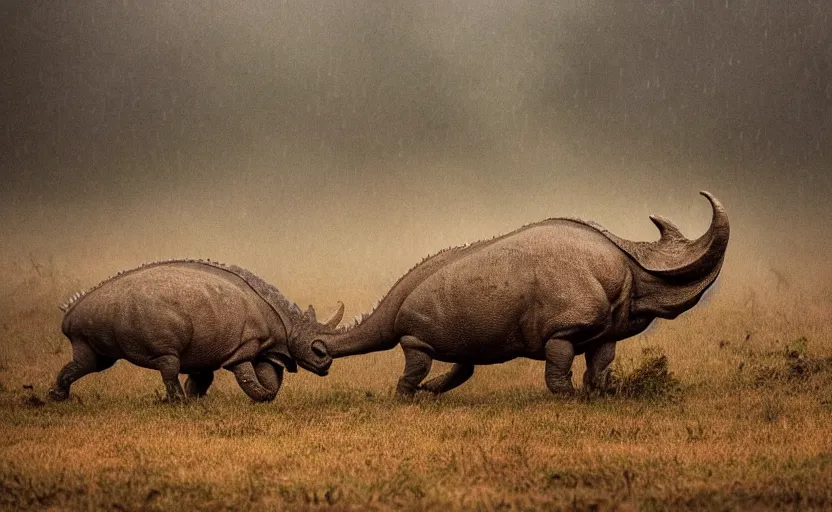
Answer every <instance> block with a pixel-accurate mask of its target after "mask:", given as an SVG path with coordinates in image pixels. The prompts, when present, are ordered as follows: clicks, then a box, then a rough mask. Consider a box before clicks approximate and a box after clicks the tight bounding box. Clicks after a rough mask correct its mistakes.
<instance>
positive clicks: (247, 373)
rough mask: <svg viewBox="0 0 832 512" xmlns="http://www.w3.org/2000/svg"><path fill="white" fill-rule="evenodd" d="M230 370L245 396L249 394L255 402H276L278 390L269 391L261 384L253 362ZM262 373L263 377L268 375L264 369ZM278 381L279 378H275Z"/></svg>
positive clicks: (247, 362)
mask: <svg viewBox="0 0 832 512" xmlns="http://www.w3.org/2000/svg"><path fill="white" fill-rule="evenodd" d="M258 364H260V363H258ZM230 370H231V371H232V372H233V373H234V377H235V378H236V379H237V384H239V385H240V387H241V388H242V389H243V391H244V392H245V394H247V395H248V396H249V398H251V399H252V400H254V401H255V402H271V401H272V400H274V397H275V396H277V390H276V389H275V390H273V389H268V388H267V387H266V386H264V385H263V384H261V383H260V379H259V378H258V374H257V372H256V371H255V369H254V365H253V364H252V363H251V361H244V362H242V363H239V364H236V365H234V366H232V367H231V368H230ZM260 371H261V374H262V375H265V374H266V373H267V370H265V369H264V368H262V367H261V369H260ZM264 379H265V377H264ZM276 379H277V377H275V380H276Z"/></svg>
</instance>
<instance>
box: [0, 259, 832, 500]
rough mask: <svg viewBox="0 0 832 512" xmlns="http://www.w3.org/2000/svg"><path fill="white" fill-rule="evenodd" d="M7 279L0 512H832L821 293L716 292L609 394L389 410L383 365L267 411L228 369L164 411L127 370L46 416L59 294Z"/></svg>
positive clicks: (516, 364) (493, 379) (310, 389)
mask: <svg viewBox="0 0 832 512" xmlns="http://www.w3.org/2000/svg"><path fill="white" fill-rule="evenodd" d="M24 278H25V279H24ZM17 279H18V281H20V282H21V283H23V285H22V288H21V289H20V290H18V291H17V292H14V290H13V288H11V287H10V288H9V290H12V291H13V292H14V293H9V294H7V295H6V296H5V297H4V298H3V300H4V306H5V307H3V308H2V309H3V312H2V313H0V334H2V338H3V341H2V346H1V347H0V433H2V435H0V508H3V509H44V508H53V509H114V510H171V509H194V508H204V509H228V510H248V509H258V510H261V509H289V510H304V509H334V510H345V509H355V510H373V509H390V508H403V509H411V510H448V509H481V510H493V509H501V510H528V509H535V510H537V509H563V510H678V509H680V508H696V509H705V510H708V509H710V510H725V509H736V510H748V509H755V510H757V509H759V510H764V509H772V510H784V509H785V510H803V509H830V508H832V434H830V429H829V425H830V424H832V344H830V339H832V337H830V334H831V333H832V329H830V327H829V326H828V325H827V321H828V319H829V311H830V310H832V308H830V304H832V301H829V300H828V297H827V298H822V297H816V296H812V297H808V296H805V295H800V294H799V293H798V292H796V291H790V292H789V293H790V294H791V295H789V296H786V295H785V294H783V295H779V296H778V297H779V298H777V299H776V300H775V299H774V298H772V297H773V294H772V295H771V296H768V295H765V294H760V293H757V294H754V293H751V292H748V291H747V290H746V291H743V289H742V288H741V287H740V286H739V285H736V286H734V287H733V288H732V286H730V285H729V286H722V289H720V290H718V291H717V293H716V294H714V298H713V299H711V300H709V301H707V302H706V303H704V304H701V305H700V306H698V307H697V308H696V309H694V310H693V311H691V312H689V313H687V314H685V315H683V316H682V317H680V318H678V319H676V320H674V321H671V322H660V323H659V324H658V325H657V326H656V327H654V328H652V329H651V330H650V331H648V333H646V334H644V335H641V336H638V337H636V338H633V339H631V340H627V341H625V342H623V343H621V344H619V352H618V357H617V360H616V372H617V375H618V376H619V381H618V382H619V388H620V389H619V391H620V392H619V394H618V395H615V396H606V397H585V396H579V397H577V398H575V399H568V400H565V399H556V398H554V397H552V396H551V395H550V394H549V393H548V391H546V388H545V385H544V383H543V364H542V363H539V362H533V361H526V360H518V361H513V362H511V363H507V364H504V365H498V366H492V367H479V368H477V371H476V373H475V375H474V377H473V378H472V380H471V381H469V382H468V383H466V384H465V385H464V386H462V387H461V388H459V389H457V390H454V391H452V392H450V393H448V394H447V395H445V396H443V397H440V398H438V399H437V398H432V397H429V396H421V397H418V398H417V400H415V401H413V402H401V401H398V400H396V399H395V398H394V397H393V396H392V389H393V387H394V385H395V382H396V379H397V378H398V375H399V373H400V371H401V367H402V364H403V359H402V357H401V354H400V352H399V351H398V350H395V351H391V352H387V353H380V354H373V355H368V356H363V357H356V358H350V359H345V360H339V361H336V363H335V365H334V366H333V370H332V372H331V375H330V376H329V377H326V378H320V377H316V376H314V375H311V374H309V373H306V372H301V373H298V374H290V375H288V377H287V379H286V382H285V384H284V388H283V390H282V391H281V393H280V395H279V396H278V399H277V400H276V401H275V402H273V403H271V404H264V405H254V404H252V403H250V401H249V400H248V399H247V398H246V397H245V395H244V394H243V393H242V391H241V390H239V388H238V387H237V386H236V384H235V383H234V380H233V377H232V376H231V375H230V374H228V373H227V372H220V374H218V379H217V380H216V381H215V384H214V387H213V388H212V389H211V392H210V393H209V396H208V397H206V398H205V399H203V400H200V401H196V402H191V403H187V404H184V405H167V404H162V403H159V396H160V393H161V392H162V385H161V380H160V378H159V376H158V374H156V373H155V372H152V371H149V370H143V369H140V368H136V367H133V366H131V365H130V364H129V363H126V362H119V363H118V364H117V365H116V366H115V367H114V368H112V369H110V370H108V371H106V372H104V373H101V374H96V375H91V376H88V377H86V378H84V379H83V380H81V381H79V382H78V383H77V384H76V385H75V386H73V388H72V399H71V400H69V401H67V402H65V403H59V404H55V403H44V402H43V401H42V399H44V398H45V392H46V390H47V389H48V387H49V385H50V383H51V381H52V379H53V378H54V375H55V373H56V372H57V371H58V370H59V369H60V367H61V366H62V365H63V364H64V363H65V362H66V361H68V360H69V358H70V349H69V344H68V343H67V342H66V340H64V339H63V338H62V337H61V335H60V333H59V329H58V325H59V322H60V312H59V311H58V310H57V307H56V305H57V304H59V303H60V302H61V301H62V300H63V299H64V298H65V296H66V295H68V292H69V290H71V288H69V286H70V285H69V284H67V283H63V282H61V281H60V280H56V279H55V278H54V277H52V278H50V277H49V276H44V275H41V274H40V273H39V274H38V276H33V275H29V276H28V277H26V276H23V277H20V276H18V277H17ZM27 279H28V281H27ZM21 290H22V291H21ZM660 354H664V355H666V359H662V358H661V357H660ZM665 361H666V362H667V364H668V365H669V371H670V375H668V374H666V373H665V372H664V370H666V369H667V368H666V367H664V366H662V363H663V362H665ZM444 368H445V365H440V364H437V365H435V367H434V371H433V374H436V373H438V372H440V371H442V370H443V369H444ZM582 372H583V368H582V362H581V361H578V362H576V367H575V376H576V377H575V381H576V382H580V377H581V374H582ZM674 379H677V380H678V385H676V384H675V382H676V381H675V380H674Z"/></svg>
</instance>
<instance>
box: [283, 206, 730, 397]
mask: <svg viewBox="0 0 832 512" xmlns="http://www.w3.org/2000/svg"><path fill="white" fill-rule="evenodd" d="M702 195H704V196H705V197H706V198H707V199H708V200H709V201H710V202H711V205H712V208H713V219H712V222H711V226H710V228H709V229H708V231H707V232H706V233H705V234H704V235H702V237H700V238H699V239H697V240H688V239H686V238H685V237H684V236H683V235H682V234H681V233H680V232H679V230H678V229H677V228H676V227H675V226H674V225H673V224H671V223H670V222H669V221H668V220H666V219H664V218H661V217H655V216H652V217H650V218H651V220H652V221H653V223H654V224H656V226H657V227H658V228H659V231H660V233H661V238H660V239H659V240H657V241H655V242H631V241H628V240H623V239H621V238H619V237H617V236H615V235H613V234H612V233H609V232H608V231H606V230H605V229H603V228H601V227H600V226H598V225H596V224H594V223H591V222H586V221H581V220H573V219H549V220H545V221H542V222H539V223H536V224H531V225H528V226H524V227H523V228H520V229H518V230H516V231H514V232H512V233H509V234H507V235H503V236H500V237H497V238H494V239H491V240H485V241H480V242H476V243H474V244H471V245H468V246H464V247H457V248H452V249H447V250H445V251H442V252H440V253H439V254H437V255H435V256H432V257H429V258H427V259H425V260H423V261H422V262H421V263H420V264H418V265H417V266H416V267H414V268H413V269H411V270H410V271H409V272H408V273H407V274H406V275H405V276H404V277H402V278H401V279H400V280H399V281H398V282H397V283H396V284H395V285H394V286H393V288H392V289H391V290H390V292H389V293H388V294H387V295H386V296H385V297H384V299H382V301H381V302H380V303H379V304H378V306H377V307H376V308H375V309H374V310H373V312H372V313H370V314H369V315H365V316H364V317H363V318H362V319H361V320H359V321H358V322H357V323H356V324H354V325H353V326H351V327H348V328H342V329H340V330H339V332H336V333H334V334H322V335H315V333H310V336H309V337H307V338H306V340H305V343H306V344H312V343H320V342H322V343H323V344H324V345H325V346H326V349H327V353H328V355H329V356H330V357H333V358H338V357H344V356H349V355H354V354H365V353H368V352H374V351H379V350H388V349H391V348H393V347H395V346H396V345H397V344H399V345H401V347H402V349H403V350H404V355H405V369H404V375H402V377H401V378H400V379H399V382H398V386H397V392H398V394H400V395H403V396H412V395H413V394H414V393H415V392H416V391H417V390H418V389H423V390H426V391H430V392H433V393H444V392H446V391H449V390H451V389H453V388H455V387H457V386H459V385H460V384H462V383H463V382H465V381H466V380H468V379H469V378H470V377H471V375H473V373H474V367H475V366H476V365H483V364H496V363H502V362H505V361H508V360H511V359H514V358H516V357H526V358H531V359H536V360H543V361H546V371H545V380H546V385H547V386H548V388H549V389H550V390H551V391H552V392H553V393H556V394H561V393H564V394H571V393H573V392H574V389H573V386H572V379H571V377H572V371H571V367H572V361H573V358H574V357H575V355H578V354H585V358H586V363H587V371H586V374H585V375H584V386H585V387H586V388H587V389H590V390H592V389H598V388H603V387H604V386H605V385H606V381H607V377H608V375H609V366H610V363H611V362H612V361H613V359H614V357H615V344H616V343H617V342H618V341H619V340H622V339H625V338H628V337H630V336H633V335H635V334H638V333H640V332H642V331H643V330H644V329H646V328H647V326H648V325H650V323H651V322H652V321H653V320H654V319H655V318H675V317H676V316H677V315H679V314H680V313H682V312H683V311H686V310H688V309H690V308H691V307H693V306H694V305H695V304H696V303H697V302H698V301H699V299H700V297H701V296H702V294H703V293H704V292H705V290H706V289H707V288H708V287H709V286H710V285H711V284H712V283H713V282H714V280H715V279H716V277H717V275H718V274H719V271H720V269H721V267H722V262H723V258H724V255H725V249H726V247H727V244H728V236H729V225H728V218H727V215H726V213H725V210H724V209H723V207H722V205H721V204H720V203H719V201H717V200H716V199H715V198H714V197H713V196H712V195H711V194H709V193H707V192H702ZM298 343H301V340H298ZM433 360H438V361H444V362H449V363H454V366H453V367H452V369H451V370H450V371H449V372H447V373H445V374H444V375H441V376H439V377H437V378H434V379H431V380H429V381H428V382H426V383H424V384H420V383H421V382H422V380H423V379H424V378H425V377H426V376H427V375H428V373H429V371H430V368H431V363H432V361H433Z"/></svg>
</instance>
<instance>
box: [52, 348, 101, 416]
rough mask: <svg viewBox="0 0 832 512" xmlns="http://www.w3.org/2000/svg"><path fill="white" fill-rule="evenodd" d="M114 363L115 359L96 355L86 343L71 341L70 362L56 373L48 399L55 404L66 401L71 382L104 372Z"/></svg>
mask: <svg viewBox="0 0 832 512" xmlns="http://www.w3.org/2000/svg"><path fill="white" fill-rule="evenodd" d="M115 362H116V360H115V359H111V358H109V357H105V356H102V355H100V354H96V353H95V352H94V351H93V350H92V348H91V347H90V346H89V345H88V344H87V343H85V342H83V341H77V340H76V341H73V342H72V361H70V362H68V363H67V364H66V365H65V366H64V367H63V368H62V369H61V371H60V372H58V376H57V377H56V378H55V384H54V385H53V386H52V388H50V389H49V398H50V399H52V400H54V401H56V402H60V401H62V400H66V399H67V398H68V397H69V388H70V386H72V383H73V382H75V381H76V380H78V379H80V378H81V377H83V376H84V375H87V374H89V373H94V372H100V371H103V370H106V369H107V368H109V367H111V366H113V363H115Z"/></svg>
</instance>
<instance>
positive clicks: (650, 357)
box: [611, 347, 682, 400]
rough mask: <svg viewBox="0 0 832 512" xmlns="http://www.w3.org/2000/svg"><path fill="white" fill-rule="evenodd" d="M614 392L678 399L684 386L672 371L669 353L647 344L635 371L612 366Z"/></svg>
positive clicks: (643, 396)
mask: <svg viewBox="0 0 832 512" xmlns="http://www.w3.org/2000/svg"><path fill="white" fill-rule="evenodd" d="M611 391H612V392H613V393H614V394H615V395H618V396H621V397H624V398H636V399H646V400H676V399H679V398H680V397H681V391H682V387H681V383H680V382H679V379H677V378H676V377H675V376H674V375H673V374H672V373H671V372H670V368H669V364H668V360H667V356H666V355H664V354H663V353H662V352H661V351H660V349H658V348H656V347H646V348H644V349H643V350H642V355H641V361H640V363H639V364H638V366H637V367H635V368H634V369H633V370H632V371H630V372H625V371H622V370H621V367H620V366H616V367H615V368H614V369H613V373H612V377H611Z"/></svg>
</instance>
